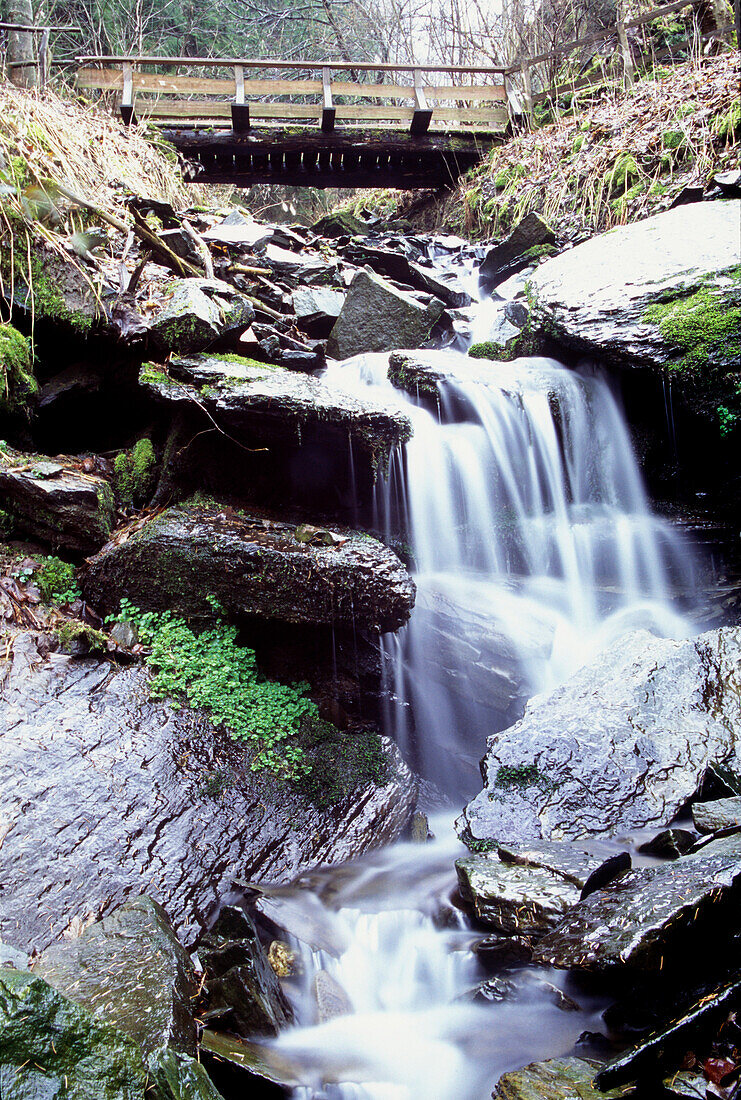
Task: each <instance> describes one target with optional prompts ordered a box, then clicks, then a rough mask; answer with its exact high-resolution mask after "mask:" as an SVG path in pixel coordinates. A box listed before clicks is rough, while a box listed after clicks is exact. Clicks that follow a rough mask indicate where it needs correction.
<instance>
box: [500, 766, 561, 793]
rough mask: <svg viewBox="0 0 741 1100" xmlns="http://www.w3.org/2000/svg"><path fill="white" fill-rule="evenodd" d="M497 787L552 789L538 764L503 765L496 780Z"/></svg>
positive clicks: (550, 783) (549, 781)
mask: <svg viewBox="0 0 741 1100" xmlns="http://www.w3.org/2000/svg"><path fill="white" fill-rule="evenodd" d="M494 785H495V786H497V787H546V788H547V787H552V786H553V784H552V782H551V780H550V779H549V778H548V777H547V776H546V775H544V774H543V772H541V770H540V769H539V768H538V766H537V765H536V764H516V765H515V764H503V765H502V766H501V767H500V768H498V769H497V774H496V777H495V779H494Z"/></svg>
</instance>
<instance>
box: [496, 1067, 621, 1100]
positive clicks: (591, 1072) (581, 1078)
mask: <svg viewBox="0 0 741 1100" xmlns="http://www.w3.org/2000/svg"><path fill="white" fill-rule="evenodd" d="M598 1069H599V1062H592V1061H587V1060H586V1059H584V1058H553V1059H552V1060H551V1061H548V1062H531V1063H530V1065H529V1066H525V1067H524V1069H516V1070H513V1071H511V1072H510V1073H505V1074H504V1076H503V1077H500V1079H499V1082H498V1083H497V1087H496V1088H495V1090H494V1092H493V1093H492V1095H493V1097H494V1100H618V1098H619V1097H623V1096H625V1097H628V1096H630V1095H631V1093H632V1091H633V1090H632V1088H627V1087H618V1088H614V1089H609V1090H608V1091H606V1092H603V1091H602V1090H601V1089H599V1088H597V1086H596V1085H595V1084H594V1077H595V1074H596V1073H597V1070H598Z"/></svg>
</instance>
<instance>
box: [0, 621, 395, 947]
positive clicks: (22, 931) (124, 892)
mask: <svg viewBox="0 0 741 1100" xmlns="http://www.w3.org/2000/svg"><path fill="white" fill-rule="evenodd" d="M10 643H11V648H10V650H9V653H8V655H9V656H11V655H12V660H7V661H6V662H5V663H4V668H3V676H4V679H3V705H2V707H1V708H0V738H1V739H2V745H3V752H2V758H1V759H0V778H1V782H0V791H2V795H1V796H0V819H2V822H3V833H4V837H3V844H2V848H0V881H2V882H3V884H4V885H5V889H4V890H3V891H2V892H0V937H2V939H3V940H4V941H5V942H6V943H8V944H10V945H12V946H17V947H21V948H23V949H24V950H30V949H31V948H35V949H36V950H41V949H43V948H45V947H47V946H48V945H49V944H50V943H51V942H52V941H54V940H56V939H57V938H58V937H59V936H60V935H61V933H62V932H63V931H64V930H65V929H66V928H67V927H68V926H70V925H73V924H74V922H75V919H77V920H78V921H82V922H83V923H85V922H89V920H90V918H92V919H98V918H100V917H101V916H103V915H104V914H105V913H107V912H109V911H110V910H111V909H113V908H115V907H116V906H118V905H120V904H121V903H122V902H124V901H126V900H127V899H128V898H129V897H131V896H132V895H133V896H138V895H139V894H140V892H141V890H142V887H146V890H147V893H148V894H149V895H150V896H151V897H153V898H154V899H155V900H156V901H158V902H160V904H161V905H163V907H164V908H165V910H166V912H167V913H168V914H169V916H170V918H171V920H172V922H173V926H174V928H175V930H176V931H177V932H178V934H179V935H180V938H181V940H182V941H183V942H184V943H186V944H190V943H192V941H193V939H194V938H195V937H196V936H197V935H198V934H199V932H200V930H201V928H202V926H203V924H204V922H205V919H206V916H207V914H208V913H209V911H210V910H211V909H212V908H213V906H214V904H215V902H216V901H217V899H219V898H221V897H223V895H224V894H225V893H227V892H228V891H229V890H230V889H231V888H232V883H233V881H234V880H235V879H237V878H240V877H241V878H251V877H255V878H260V879H262V880H264V881H265V882H270V881H273V882H276V881H281V880H282V881H284V882H286V881H289V880H291V879H293V878H294V877H295V876H296V875H298V874H299V873H300V872H302V871H304V870H306V869H307V868H308V867H312V866H315V865H316V864H320V863H327V864H329V863H336V862H341V861H344V860H347V859H351V858H353V857H354V856H356V855H359V854H360V853H362V852H364V851H367V850H370V849H373V848H376V847H382V846H383V845H384V844H387V843H390V842H391V841H392V840H393V839H395V838H396V837H397V836H399V835H400V834H401V833H402V832H403V830H404V829H405V828H406V827H407V824H408V821H409V818H410V816H411V813H412V811H413V809H414V803H415V800H416V786H415V783H414V781H413V779H412V777H411V775H410V774H409V772H408V771H407V770H406V769H405V768H404V766H403V765H402V764H401V762H400V761H399V758H398V755H397V754H396V753H395V752H393V751H392V750H391V749H390V748H389V747H388V746H387V745H386V744H385V743H384V746H383V747H384V752H386V753H387V758H388V775H387V778H386V779H384V780H382V781H381V783H380V784H379V783H377V782H373V781H369V780H367V779H358V780H357V781H355V784H354V785H353V781H352V777H350V782H349V787H350V788H352V789H351V790H350V791H349V793H348V794H346V795H343V796H342V797H341V798H340V799H339V800H338V801H337V802H336V803H335V804H333V805H331V806H328V807H326V808H325V809H319V808H318V807H317V805H316V804H315V803H313V802H311V801H309V799H308V798H307V797H305V796H304V795H303V794H301V793H300V791H298V790H296V789H294V788H293V787H290V786H287V785H286V784H285V783H283V782H281V781H279V780H277V779H273V778H272V777H271V776H270V775H267V774H265V773H260V774H256V773H254V772H252V771H251V770H250V761H249V757H248V756H246V754H245V752H244V748H243V747H242V746H241V745H239V744H236V743H235V742H233V741H231V740H230V739H229V737H228V736H227V734H226V733H223V732H221V731H218V730H215V729H214V728H213V726H212V725H211V724H210V723H209V722H207V721H206V720H205V719H204V717H203V716H202V715H200V714H199V713H198V712H197V711H193V710H190V709H188V708H186V709H183V710H174V709H173V708H172V707H170V706H169V705H167V704H164V703H154V702H150V701H149V692H148V686H147V685H148V677H147V674H146V672H145V671H144V670H143V669H141V668H138V667H133V666H129V667H127V668H116V667H115V666H112V665H111V664H110V663H108V662H107V661H99V660H95V659H90V658H88V659H82V660H71V659H70V658H67V657H63V656H61V655H59V654H50V655H44V653H43V651H42V652H40V651H39V647H38V641H37V639H36V638H35V637H34V636H33V635H31V634H18V635H15V637H13V638H12V639H11V640H10Z"/></svg>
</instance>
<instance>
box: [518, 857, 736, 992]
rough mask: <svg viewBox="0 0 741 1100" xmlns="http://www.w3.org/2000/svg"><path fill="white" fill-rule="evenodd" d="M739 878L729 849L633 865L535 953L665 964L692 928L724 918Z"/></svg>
mask: <svg viewBox="0 0 741 1100" xmlns="http://www.w3.org/2000/svg"><path fill="white" fill-rule="evenodd" d="M740 881H741V862H738V861H737V860H735V859H730V858H724V857H722V856H706V857H705V858H703V859H699V858H698V859H695V860H693V859H688V858H684V859H679V860H677V861H676V862H674V863H670V864H663V865H659V866H657V867H648V868H643V869H641V870H634V871H629V872H628V873H627V874H626V875H624V876H623V877H622V878H619V879H617V880H616V881H614V882H611V883H609V884H608V885H606V886H605V887H604V888H603V889H601V890H599V891H597V892H596V893H594V894H592V895H590V896H589V897H588V898H586V900H584V901H582V902H580V903H579V904H578V905H577V906H575V907H574V908H573V909H572V910H571V911H570V912H569V913H568V914H567V915H566V917H565V918H564V919H563V920H562V921H561V922H560V923H559V925H558V927H556V928H555V929H554V930H553V931H552V932H551V933H550V934H549V935H548V936H546V937H545V938H544V939H542V940H541V941H540V943H539V944H538V945H537V946H536V948H535V955H534V957H535V960H536V962H541V963H545V964H547V965H549V966H557V967H563V968H566V969H570V970H571V969H574V970H597V971H599V970H606V969H609V968H610V967H615V966H631V967H639V968H642V969H651V970H659V969H662V967H663V965H664V962H665V960H666V959H667V957H669V958H671V957H673V956H675V955H676V954H677V953H678V952H679V951H680V950H681V949H682V946H683V944H684V941H685V939H686V938H687V935H688V933H689V932H691V933H692V934H694V935H697V936H699V935H701V934H702V930H703V926H704V925H706V924H707V925H710V924H715V923H718V924H719V925H721V926H722V922H723V919H724V916H726V917H727V916H728V915H729V910H732V909H733V907H734V906H735V904H736V897H737V894H736V890H735V887H736V886H737V883H739V882H740ZM724 910H725V913H724Z"/></svg>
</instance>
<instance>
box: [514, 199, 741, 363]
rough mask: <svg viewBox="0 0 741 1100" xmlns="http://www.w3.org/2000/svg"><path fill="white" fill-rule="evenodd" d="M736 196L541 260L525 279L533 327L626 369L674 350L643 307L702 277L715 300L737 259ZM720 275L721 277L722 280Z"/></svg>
mask: <svg viewBox="0 0 741 1100" xmlns="http://www.w3.org/2000/svg"><path fill="white" fill-rule="evenodd" d="M740 222H741V200H738V199H730V200H727V201H724V202H702V203H693V204H692V205H690V206H680V207H678V208H677V209H675V210H669V211H666V212H665V213H663V214H656V215H654V216H653V217H651V218H646V219H645V220H644V221H638V222H634V223H633V224H631V225H623V226H619V227H618V228H616V229H612V230H610V232H609V233H603V234H602V235H600V236H598V237H593V238H592V239H591V240H588V241H585V242H584V243H583V244H580V245H577V246H576V248H573V249H571V250H569V251H567V252H564V253H562V254H561V255H560V256H557V257H555V258H554V259H552V260H548V261H547V262H546V263H544V264H542V265H541V266H540V267H539V268H538V269H537V271H536V272H534V274H533V275H532V276H531V278H530V284H529V297H530V306H531V315H532V319H533V322H534V324H535V325H536V326H538V327H540V328H543V329H546V330H547V331H548V332H549V333H550V334H551V335H554V336H556V337H557V338H559V339H560V340H562V341H563V342H564V343H566V344H569V345H570V346H572V347H575V348H577V349H579V350H584V351H589V352H593V353H595V354H598V355H599V356H600V357H601V358H603V359H608V360H610V361H612V362H617V363H621V364H624V365H627V366H634V365H636V364H646V365H648V366H652V365H658V366H662V365H664V364H668V363H671V362H672V360H673V359H674V358H675V357H676V356H677V355H678V354H680V353H681V352H680V349H677V348H676V347H674V346H672V345H671V344H669V343H668V342H667V340H666V339H665V338H664V337H663V336H662V334H661V332H660V331H659V328H658V326H657V325H656V324H655V323H653V322H649V321H647V320H646V319H645V317H644V315H645V313H646V310H647V309H648V308H649V306H651V305H653V304H655V303H657V302H663V301H666V300H667V299H670V298H672V297H683V296H686V295H688V294H691V293H693V291H695V290H696V289H698V288H699V287H700V286H701V285H703V284H705V283H707V282H708V280H710V281H711V282H714V283H715V284H716V285H717V286H718V290H719V294H720V295H721V300H722V299H723V296H724V295H726V294H729V295H730V294H731V293H732V289H733V285H734V284H733V283H732V281H731V280H730V278H728V276H729V275H730V273H731V272H733V271H734V270H735V269H736V268H737V267H738V263H739V240H738V227H739V223H740ZM724 276H725V278H724Z"/></svg>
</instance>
